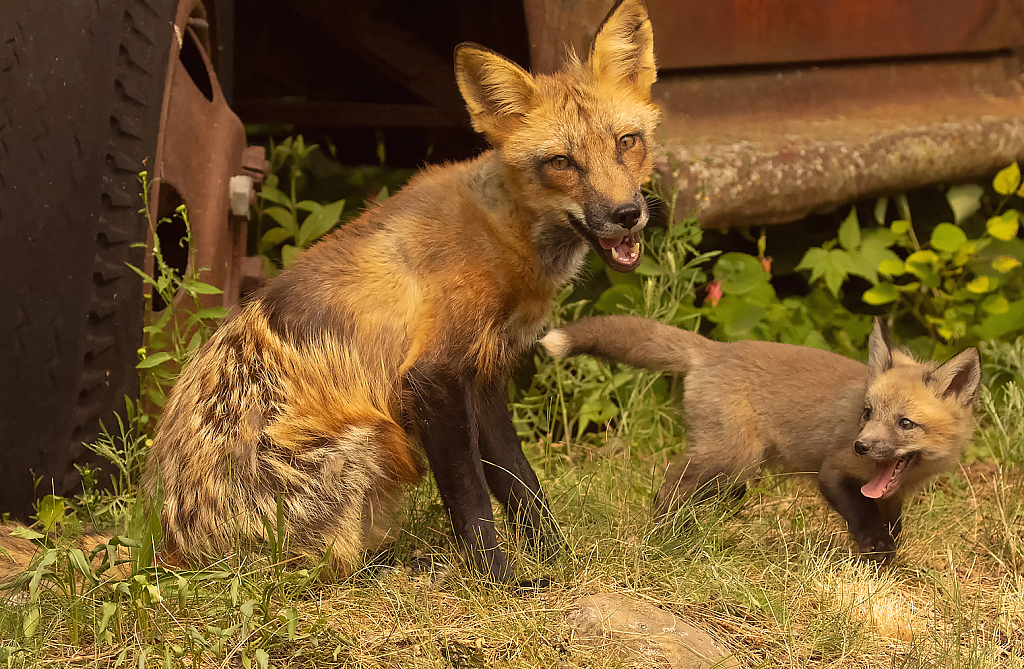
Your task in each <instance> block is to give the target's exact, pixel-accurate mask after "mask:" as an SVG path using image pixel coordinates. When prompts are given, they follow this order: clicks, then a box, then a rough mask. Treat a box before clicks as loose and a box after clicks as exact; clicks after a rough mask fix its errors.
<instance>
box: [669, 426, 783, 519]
mask: <svg viewBox="0 0 1024 669" xmlns="http://www.w3.org/2000/svg"><path fill="white" fill-rule="evenodd" d="M693 439H694V444H693V446H691V447H690V450H689V451H688V452H687V453H685V454H683V455H682V456H679V457H677V458H675V459H674V460H673V461H672V462H671V463H670V464H669V466H668V470H667V471H666V472H665V483H663V484H662V486H661V489H660V490H659V491H658V495H657V497H655V500H654V509H655V514H656V515H657V516H658V517H661V516H666V515H669V514H671V513H674V512H675V511H678V510H679V509H680V508H681V507H682V506H683V505H684V504H685V503H686V502H688V501H690V500H692V501H695V502H700V501H703V500H706V499H710V498H712V497H716V496H719V495H722V494H727V495H729V496H730V497H733V498H735V499H740V498H742V497H743V495H744V494H745V493H746V491H747V480H749V479H750V477H752V476H753V475H754V474H755V473H756V472H757V471H758V470H759V469H760V466H761V460H762V452H763V449H762V448H761V446H760V443H757V442H756V441H755V443H754V444H752V445H749V444H748V446H747V448H744V449H733V448H727V447H726V446H723V445H722V444H721V443H719V442H718V441H716V442H708V441H707V440H706V439H704V438H702V436H701V435H700V434H694V435H693Z"/></svg>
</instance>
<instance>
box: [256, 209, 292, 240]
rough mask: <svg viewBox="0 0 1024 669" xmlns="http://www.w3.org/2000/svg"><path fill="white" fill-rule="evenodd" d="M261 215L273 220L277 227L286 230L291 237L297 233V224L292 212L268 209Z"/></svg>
mask: <svg viewBox="0 0 1024 669" xmlns="http://www.w3.org/2000/svg"><path fill="white" fill-rule="evenodd" d="M263 213H264V214H265V215H267V216H269V217H270V218H272V219H274V222H276V223H277V224H278V225H280V226H281V227H282V228H284V229H285V230H287V231H288V232H289V233H290V234H291V235H292V236H293V237H294V236H295V235H296V234H297V233H298V232H299V222H298V221H297V220H295V216H293V215H292V212H290V211H288V210H287V209H285V208H283V207H268V208H266V209H264V210H263Z"/></svg>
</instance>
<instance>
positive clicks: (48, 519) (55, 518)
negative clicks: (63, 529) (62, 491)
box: [36, 495, 65, 533]
mask: <svg viewBox="0 0 1024 669" xmlns="http://www.w3.org/2000/svg"><path fill="white" fill-rule="evenodd" d="M64 510H65V505H64V498H63V497H58V496H57V495H47V496H46V497H44V498H42V499H41V500H39V504H38V506H37V508H36V520H38V521H39V522H40V523H42V524H43V532H44V533H45V532H52V531H53V530H54V529H56V527H57V524H58V523H59V522H60V521H61V520H63V519H64Z"/></svg>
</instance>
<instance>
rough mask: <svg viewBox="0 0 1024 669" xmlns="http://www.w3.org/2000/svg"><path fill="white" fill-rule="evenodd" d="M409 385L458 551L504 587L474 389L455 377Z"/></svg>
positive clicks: (417, 376)
mask: <svg viewBox="0 0 1024 669" xmlns="http://www.w3.org/2000/svg"><path fill="white" fill-rule="evenodd" d="M409 385H410V388H411V389H412V390H413V396H414V401H413V404H414V406H413V408H412V412H411V414H412V415H411V416H410V417H411V419H412V422H413V425H414V426H415V428H416V431H417V433H418V435H419V438H420V441H421V442H422V444H423V450H424V451H425V452H426V455H427V461H428V462H429V463H430V469H431V471H433V473H434V480H435V481H437V489H438V491H440V493H441V501H443V502H444V505H445V508H447V510H448V513H449V515H450V516H451V520H452V528H453V530H454V531H455V536H456V539H457V541H458V542H459V544H460V548H461V549H462V551H464V553H465V554H466V556H467V557H468V558H469V560H470V561H471V562H472V563H473V565H474V566H475V567H476V568H477V569H479V570H480V571H482V572H483V573H485V574H487V575H489V576H490V577H491V578H492V579H494V580H495V581H498V582H506V581H508V579H509V576H510V574H509V569H508V562H507V560H506V558H505V554H504V553H503V552H502V550H501V549H500V548H498V538H497V533H496V532H495V529H494V516H493V514H492V512H491V498H490V495H489V494H488V492H487V481H486V479H485V476H484V469H483V464H482V462H481V459H480V438H479V437H480V434H479V428H478V423H477V420H476V411H475V406H474V404H475V397H474V396H473V392H472V389H471V388H470V384H469V382H468V381H466V380H463V379H461V378H460V377H459V376H457V375H455V374H448V373H431V374H423V373H421V372H419V373H414V374H413V375H412V377H411V378H410V384H409Z"/></svg>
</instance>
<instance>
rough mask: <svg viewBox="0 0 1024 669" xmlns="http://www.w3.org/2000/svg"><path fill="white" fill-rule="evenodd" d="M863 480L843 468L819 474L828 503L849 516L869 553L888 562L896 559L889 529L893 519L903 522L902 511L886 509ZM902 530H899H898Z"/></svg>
mask: <svg viewBox="0 0 1024 669" xmlns="http://www.w3.org/2000/svg"><path fill="white" fill-rule="evenodd" d="M861 485H862V484H861V482H859V481H857V480H856V479H853V478H850V477H848V476H845V475H844V474H843V473H842V472H840V471H836V472H827V471H825V470H824V469H823V471H822V472H821V473H820V474H819V475H818V488H819V489H820V490H821V494H823V495H824V496H825V499H827V500H828V503H829V504H831V505H832V508H834V509H835V510H836V511H838V512H839V515H841V516H842V517H843V518H845V519H846V523H847V526H848V527H849V530H850V535H851V536H852V537H853V540H854V541H856V542H857V547H858V548H859V549H860V552H861V554H863V555H864V556H865V557H867V558H869V559H872V560H877V561H880V562H885V561H888V560H890V559H892V556H893V553H894V551H895V550H896V542H895V540H894V539H893V535H892V534H891V533H890V531H889V526H890V523H895V524H896V525H897V526H898V525H899V524H900V523H899V515H898V509H897V515H896V516H895V518H894V517H893V516H892V510H891V509H887V513H886V514H883V511H882V509H880V508H879V505H878V504H877V503H875V500H873V499H869V498H867V497H865V496H864V495H863V494H861V492H860V488H861ZM897 531H898V530H897Z"/></svg>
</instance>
